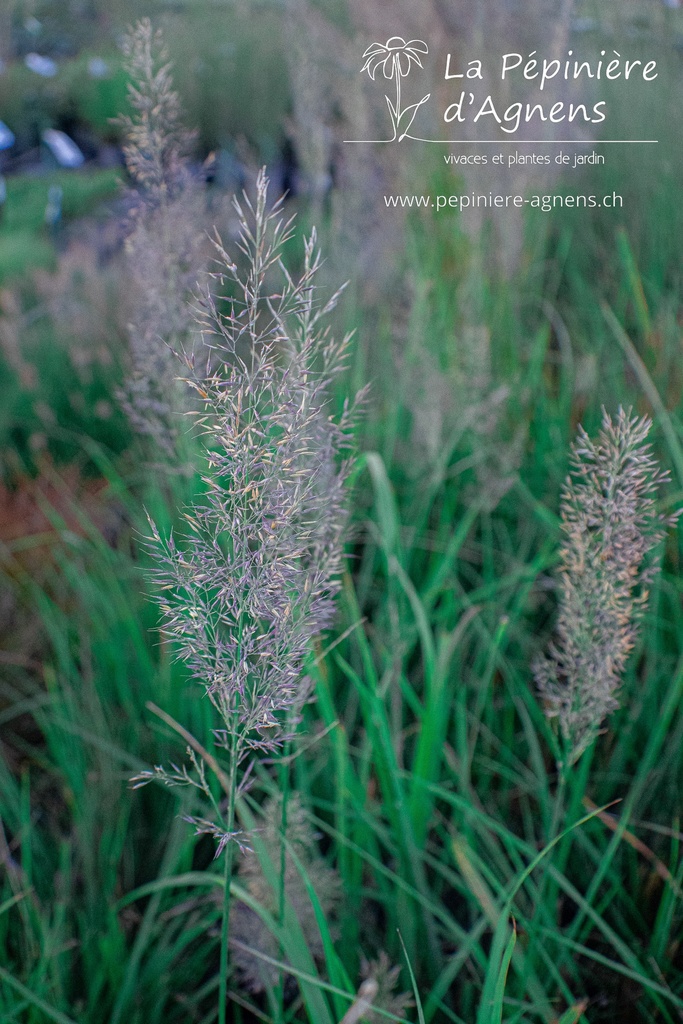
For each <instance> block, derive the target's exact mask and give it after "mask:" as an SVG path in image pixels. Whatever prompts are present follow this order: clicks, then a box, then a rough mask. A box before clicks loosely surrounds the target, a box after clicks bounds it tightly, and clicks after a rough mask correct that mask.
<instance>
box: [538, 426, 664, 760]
mask: <svg viewBox="0 0 683 1024" xmlns="http://www.w3.org/2000/svg"><path fill="white" fill-rule="evenodd" d="M651 425H652V424H651V422H650V420H649V419H647V418H646V417H643V418H642V419H638V418H637V417H632V416H631V415H630V412H624V410H623V409H620V410H619V412H618V414H617V418H616V420H615V421H612V419H611V418H610V417H609V416H608V414H607V413H606V412H604V413H603V420H602V429H601V430H600V433H599V434H598V437H597V440H596V441H592V440H591V439H590V437H589V436H588V435H587V434H586V432H585V430H583V428H579V436H578V439H577V441H576V442H575V444H574V446H573V450H572V460H571V465H572V468H571V472H570V475H569V476H568V478H567V481H566V483H565V487H564V491H563V495H562V510H561V518H562V532H563V534H564V545H563V547H562V550H561V575H560V610H559V620H558V624H557V639H556V640H555V641H554V643H552V644H551V645H550V648H549V654H548V656H544V657H542V658H541V659H539V661H538V662H537V663H536V665H535V666H534V674H535V678H536V682H537V684H538V687H539V690H540V692H541V694H542V696H543V699H544V701H545V706H546V712H547V714H548V715H549V716H551V717H556V718H558V719H559V724H560V731H561V735H562V740H563V743H564V758H563V761H562V763H563V764H564V765H565V766H566V765H570V764H573V763H574V762H576V761H577V760H578V758H579V757H580V756H581V754H582V753H583V752H584V751H585V750H586V749H587V748H588V747H589V746H590V744H591V743H592V742H593V740H594V739H595V737H596V736H597V735H598V731H599V729H600V725H601V723H602V722H603V720H604V719H605V717H606V716H607V715H608V714H609V713H610V712H611V711H613V710H615V709H616V708H617V707H618V701H617V699H616V691H617V688H618V686H619V683H620V681H621V675H622V672H623V670H624V667H625V665H626V661H627V659H628V656H629V654H630V652H631V650H632V649H633V646H634V643H635V641H636V637H637V634H638V620H639V619H640V617H641V616H642V614H643V611H644V609H645V607H646V604H647V600H648V582H649V580H650V579H651V577H652V575H653V574H654V573H655V572H656V571H657V567H656V566H653V565H652V564H651V563H650V564H648V558H647V556H648V554H649V553H650V552H651V551H652V549H653V548H654V547H656V546H657V544H659V542H660V541H661V540H662V539H663V537H664V534H665V530H666V528H667V526H670V525H672V524H673V523H674V522H675V519H676V516H670V517H665V516H663V515H661V514H658V512H657V509H656V502H655V498H656V494H657V488H658V485H659V484H660V483H662V481H664V480H666V479H667V478H668V474H666V473H663V472H661V471H660V470H659V469H658V466H657V462H656V460H655V459H654V457H653V456H652V454H651V451H650V447H651V446H650V445H649V444H647V443H646V439H647V436H648V433H649V431H650V427H651Z"/></svg>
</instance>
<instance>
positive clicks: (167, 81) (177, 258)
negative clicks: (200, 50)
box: [118, 18, 208, 471]
mask: <svg viewBox="0 0 683 1024" xmlns="http://www.w3.org/2000/svg"><path fill="white" fill-rule="evenodd" d="M123 50H124V63H125V67H126V70H127V71H128V73H129V75H130V76H131V84H130V85H129V89H128V93H129V95H128V98H129V102H130V104H131V106H132V108H133V114H132V116H125V117H120V118H118V122H119V124H120V125H122V127H123V129H124V132H125V142H124V147H123V152H124V157H125V161H126V169H127V171H128V173H129V175H130V178H131V180H132V183H133V186H134V187H133V189H131V191H130V192H129V198H130V206H131V216H130V224H129V230H128V236H127V238H126V254H127V262H128V270H129V291H130V297H131V306H132V322H131V323H130V325H129V327H128V333H129V336H130V347H131V357H132V368H131V374H130V377H129V380H128V381H127V383H126V387H125V389H124V390H123V393H122V394H121V396H120V397H121V401H122V405H123V407H124V409H125V411H126V412H127V414H128V416H129V418H130V420H131V423H132V425H133V427H134V428H135V429H136V431H137V432H138V433H139V434H141V435H143V436H146V437H148V438H150V439H151V441H152V442H153V447H152V453H153V457H154V458H155V459H158V457H159V456H160V455H161V456H162V457H163V459H164V460H165V466H166V468H167V469H174V470H175V471H178V469H182V468H183V466H182V463H183V461H184V460H183V457H182V455H181V449H182V444H181V435H182V431H181V429H180V420H179V417H178V415H177V414H178V413H179V412H180V413H182V412H184V411H186V410H187V409H189V408H190V407H191V405H192V401H191V396H190V395H189V393H188V389H187V386H185V385H184V384H183V383H182V382H180V381H179V380H178V376H179V364H178V358H177V357H178V355H179V354H182V353H184V352H185V351H187V350H190V349H192V348H193V347H194V344H195V341H196V335H197V331H196V323H195V317H194V314H193V311H192V306H191V302H190V299H191V297H192V294H193V291H194V289H195V287H196V285H197V281H198V279H199V278H200V277H202V276H204V275H205V274H206V270H207V261H208V255H207V251H208V244H207V239H206V237H205V236H206V230H205V228H206V224H205V219H206V217H205V206H206V201H205V189H204V183H203V181H201V180H200V178H199V177H198V176H197V175H196V174H193V173H192V172H191V170H190V165H189V162H188V158H187V154H188V152H189V148H190V144H191V141H192V138H193V136H192V134H191V133H190V132H188V131H186V130H185V129H184V128H183V125H182V120H181V108H180V101H179V99H178V95H177V93H176V92H175V91H174V89H173V82H172V79H171V65H170V63H169V61H168V53H167V51H166V49H165V47H164V45H163V39H162V36H161V33H160V32H154V31H153V29H152V26H151V23H150V21H149V19H148V18H144V19H142V20H141V21H139V22H138V23H137V24H136V26H135V27H134V28H131V29H130V30H129V32H128V34H127V36H126V37H125V39H124V44H123ZM178 463H180V464H181V465H178Z"/></svg>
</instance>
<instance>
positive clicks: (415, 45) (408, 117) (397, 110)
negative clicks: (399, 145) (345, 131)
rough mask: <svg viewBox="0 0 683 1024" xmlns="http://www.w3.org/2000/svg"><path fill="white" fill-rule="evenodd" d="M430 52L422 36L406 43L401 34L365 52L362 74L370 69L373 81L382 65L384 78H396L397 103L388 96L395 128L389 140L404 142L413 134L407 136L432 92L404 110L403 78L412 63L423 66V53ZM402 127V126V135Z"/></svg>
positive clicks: (387, 99)
mask: <svg viewBox="0 0 683 1024" xmlns="http://www.w3.org/2000/svg"><path fill="white" fill-rule="evenodd" d="M427 53H429V47H428V46H427V44H426V43H425V42H423V40H422V39H411V40H410V42H408V43H407V42H406V41H405V39H402V38H401V37H400V36H391V38H390V39H387V41H386V43H372V44H371V45H370V46H368V48H367V50H366V51H365V53H364V54H363V57H364V58H365V63H364V64H363V67H362V68H361V74H362V73H363V72H364V71H367V73H368V74H369V75H370V78H371V79H372V80H373V82H374V81H375V75H376V74H377V71H378V70H379V68H382V70H383V72H384V77H385V78H386V79H387V80H388V81H391V80H392V79H394V78H395V79H396V103H395V104H394V103H392V102H391V100H390V99H389V97H388V96H386V97H385V99H386V101H387V106H388V107H389V113H390V115H391V125H392V128H393V131H394V134H393V136H392V138H391V139H387V140H386V141H387V142H396V141H398V142H401V141H402V140H403V139H405V138H406V137H409V138H410V137H411V136H408V132H409V131H410V126H411V125H412V123H413V121H414V119H415V115H416V113H417V111H418V109H419V108H420V107H421V106H422V104H423V103H426V102H427V100H428V99H429V97H430V96H431V93H427V95H426V96H423V97H422V99H421V100H420V101H419V102H418V103H410V104H408V106H407V107H404V108H403V109H401V79H402V78H406V77H407V75H408V73H409V71H410V68H411V65H412V63H413V62H415V64H417V65H418V66H419V67H422V61H421V60H420V54H427ZM402 121H404V122H405V124H404V125H403V126H402V125H401V122H402ZM399 129H401V134H400V135H399Z"/></svg>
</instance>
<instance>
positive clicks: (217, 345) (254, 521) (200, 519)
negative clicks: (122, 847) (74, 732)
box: [135, 171, 360, 1022]
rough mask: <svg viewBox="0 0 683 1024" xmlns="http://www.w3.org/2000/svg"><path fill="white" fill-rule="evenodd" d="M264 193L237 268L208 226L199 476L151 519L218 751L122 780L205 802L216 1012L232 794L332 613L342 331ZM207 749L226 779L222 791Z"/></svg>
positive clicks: (300, 679)
mask: <svg viewBox="0 0 683 1024" xmlns="http://www.w3.org/2000/svg"><path fill="white" fill-rule="evenodd" d="M267 193H268V179H267V177H266V175H265V172H264V171H261V172H260V174H259V176H258V179H257V195H256V204H255V205H254V206H252V204H251V202H249V200H248V199H246V197H245V204H244V206H242V205H240V204H239V203H238V202H237V201H236V202H235V208H236V210H237V214H238V217H239V220H240V225H241V235H240V241H239V248H240V250H241V252H242V254H243V256H244V257H245V258H246V270H245V271H244V272H243V271H241V270H240V269H239V267H238V266H237V264H236V263H234V262H233V261H232V259H231V258H230V257H229V256H228V254H227V253H226V252H225V250H224V249H223V246H222V244H221V242H220V240H219V239H218V238H217V239H216V243H215V244H216V253H217V256H218V260H219V263H220V264H221V267H220V270H219V271H218V272H217V273H216V274H215V275H214V276H215V279H216V281H217V283H218V290H221V289H222V290H224V291H227V292H228V294H226V295H225V296H224V298H223V299H222V300H218V299H216V298H215V297H214V296H213V295H212V293H211V292H210V291H209V290H207V293H206V297H205V304H204V307H203V313H202V314H201V328H202V333H203V338H204V344H205V345H206V347H207V349H208V350H209V352H210V354H211V366H210V367H209V369H208V370H207V371H206V375H205V376H201V375H200V374H198V373H197V372H196V370H195V365H194V361H193V359H192V358H190V357H188V359H187V368H188V371H189V376H188V378H187V384H188V385H189V386H191V387H192V388H194V390H195V392H196V393H197V394H198V396H199V399H200V401H201V403H202V405H203V409H202V411H201V412H200V413H199V414H198V424H199V429H200V433H201V435H202V436H203V438H204V458H205V469H204V473H203V481H204V485H205V492H204V493H203V495H202V496H201V497H199V498H198V499H197V501H196V504H195V505H194V506H193V507H191V508H188V509H186V511H185V513H184V520H185V525H186V529H185V530H184V533H183V535H182V536H181V537H180V538H174V537H173V536H172V535H171V536H169V537H162V536H161V535H160V532H159V530H158V529H157V528H156V526H155V525H154V524H152V525H151V529H152V536H151V538H150V549H151V552H152V555H153V557H154V559H155V561H156V569H155V570H154V576H155V578H156V582H157V584H158V587H159V604H160V607H161V611H162V617H163V630H164V632H165V634H166V636H167V637H168V638H170V640H171V641H172V643H173V645H174V647H175V650H176V652H177V655H178V657H179V658H180V659H181V660H182V661H184V662H185V663H186V664H187V665H188V667H189V670H190V674H191V676H192V678H193V679H194V680H195V682H196V683H198V684H199V686H200V688H201V690H202V691H203V693H204V694H205V695H206V696H207V697H208V699H209V700H210V702H211V704H212V705H213V708H214V710H215V713H216V719H217V725H216V727H215V729H214V731H213V737H212V745H213V747H214V749H216V750H217V752H218V757H217V759H214V758H213V757H212V756H211V755H208V754H206V753H204V755H203V756H202V755H201V752H200V753H199V754H198V753H197V746H195V750H194V751H192V752H191V753H190V760H191V764H190V765H189V766H183V767H181V768H178V767H176V766H171V769H170V770H168V769H165V768H163V767H160V766H159V767H157V768H156V769H155V770H154V771H153V772H143V773H142V774H141V775H139V776H138V777H137V778H136V780H135V781H136V782H137V784H138V785H141V784H144V783H146V782H149V781H150V780H151V779H152V778H157V779H159V780H160V781H162V782H164V783H166V784H168V785H176V784H192V785H194V786H196V787H197V788H198V789H199V790H200V791H201V793H203V794H204V797H205V801H204V802H205V804H206V805H207V806H211V807H212V813H211V812H206V813H207V814H208V815H209V816H208V817H206V816H202V817H196V818H190V819H189V820H190V821H191V822H192V823H193V824H194V825H195V827H196V829H197V832H198V833H210V834H212V835H213V836H214V837H215V838H216V840H217V841H218V847H217V854H216V855H218V854H219V853H221V852H222V851H223V850H225V853H226V858H225V904H224V915H223V927H222V933H221V947H222V954H221V979H220V994H219V1010H220V1016H219V1020H220V1021H221V1022H222V1021H223V1020H224V1014H225V997H226V991H227V989H226V978H227V949H228V919H229V912H230V885H229V883H230V877H231V873H232V861H233V852H234V846H235V843H237V844H238V845H240V846H244V842H243V840H242V838H241V833H240V831H239V829H238V828H236V826H235V802H236V798H237V795H238V793H239V791H240V788H241V787H242V786H243V784H244V781H245V777H246V776H248V773H249V769H250V767H251V765H252V764H253V761H254V759H258V758H263V757H264V756H265V755H268V756H272V755H273V754H274V753H275V752H277V750H278V749H279V748H280V746H281V745H282V744H283V742H284V740H285V739H286V737H288V736H289V735H291V734H292V731H293V729H294V727H295V725H296V723H297V720H298V718H299V716H300V712H301V709H302V706H303V704H304V703H305V702H306V701H307V700H308V699H309V696H310V683H309V680H308V679H307V677H306V672H305V669H306V662H307V660H308V658H309V655H310V652H311V648H312V645H313V642H314V640H315V639H316V637H317V636H318V635H319V634H320V632H321V631H322V630H325V629H327V628H328V627H329V626H330V625H331V623H332V620H333V617H334V613H335V605H334V598H335V595H336V593H337V591H338V590H339V587H340V575H341V572H342V568H343V562H344V548H343V542H344V532H345V527H346V522H347V484H348V477H349V473H350V471H351V467H352V462H353V460H352V457H351V448H352V430H353V426H354V413H355V409H356V407H357V402H354V403H352V404H349V403H348V402H346V403H345V404H344V407H343V410H342V411H341V413H340V415H338V416H335V415H334V414H333V413H332V411H331V408H330V403H331V395H330V390H331V386H332V383H333V381H334V380H335V378H336V377H337V376H338V375H339V374H340V373H341V371H342V370H343V368H344V365H345V355H346V351H347V347H348V342H349V337H348V336H347V337H346V338H344V339H343V340H342V341H340V342H337V341H335V340H333V339H332V338H331V337H330V336H329V333H328V329H327V328H326V327H325V326H324V323H325V317H326V316H327V314H328V313H329V312H330V311H331V310H332V309H333V308H334V306H335V304H336V302H337V299H338V296H339V294H340V293H339V292H337V293H336V294H335V295H333V296H332V298H331V299H329V301H327V302H325V303H320V302H319V301H318V298H317V291H316V282H315V278H316V274H317V272H318V269H319V266H320V256H319V253H318V252H317V250H316V241H315V233H313V234H312V235H311V237H310V238H309V239H308V240H307V241H306V242H305V244H304V261H303V270H302V272H301V275H300V276H299V277H298V278H294V277H292V276H291V275H290V274H289V272H288V271H287V270H286V269H285V267H284V264H283V262H282V259H281V254H282V248H283V246H284V245H285V243H286V242H287V241H288V240H289V239H290V238H291V237H292V233H293V232H292V222H291V221H288V222H284V221H283V219H282V216H281V214H282V207H281V201H280V202H278V203H276V204H275V205H274V206H273V207H272V208H271V209H268V203H267ZM271 278H275V279H276V280H271ZM228 286H229V288H228ZM219 303H220V304H219ZM358 398H360V396H358ZM207 765H208V766H209V767H210V768H212V769H213V770H214V772H216V774H217V775H218V778H219V781H220V783H221V785H222V787H223V790H224V792H225V796H226V799H225V801H224V802H223V803H221V804H219V803H217V802H216V801H215V800H214V798H213V795H212V790H211V787H210V786H209V784H208V781H207V778H206V771H207Z"/></svg>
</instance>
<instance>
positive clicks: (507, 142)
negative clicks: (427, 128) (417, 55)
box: [343, 135, 659, 146]
mask: <svg viewBox="0 0 683 1024" xmlns="http://www.w3.org/2000/svg"><path fill="white" fill-rule="evenodd" d="M410 138H411V141H412V142H433V143H435V144H436V145H437V146H513V145H514V146H524V145H526V146H560V145H562V146H569V145H571V146H609V145H617V146H645V145H653V144H658V143H659V139H600V140H599V141H597V142H583V141H582V140H581V139H443V140H442V139H415V138H413V137H412V135H411V136H410ZM343 141H344V142H348V143H349V144H356V145H359V146H360V145H363V144H365V145H368V146H377V145H389V144H390V143H392V142H395V141H396V140H395V139H344V140H343ZM401 141H404V140H401Z"/></svg>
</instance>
